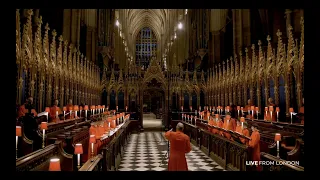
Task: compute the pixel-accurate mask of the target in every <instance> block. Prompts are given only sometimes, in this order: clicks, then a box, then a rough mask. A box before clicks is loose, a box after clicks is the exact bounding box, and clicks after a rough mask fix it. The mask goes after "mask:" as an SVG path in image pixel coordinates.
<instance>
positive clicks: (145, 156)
mask: <svg viewBox="0 0 320 180" xmlns="http://www.w3.org/2000/svg"><path fill="white" fill-rule="evenodd" d="M191 145H192V144H191ZM167 149H168V145H167V141H166V140H165V138H164V136H163V133H161V132H144V133H140V134H132V135H131V136H130V140H129V143H128V145H127V147H126V150H125V154H124V157H123V159H122V161H121V164H120V166H119V171H166V170H167V168H168V166H167V165H168V159H167V157H168V156H166V153H167ZM163 157H164V158H163ZM186 157H187V163H188V168H189V171H224V170H223V168H222V167H221V166H219V165H218V164H217V163H216V162H214V161H213V160H212V159H211V158H209V157H208V156H207V155H205V154H204V153H203V152H202V151H201V150H199V148H197V147H195V146H193V145H192V150H191V152H190V153H188V154H187V155H186ZM163 159H164V160H163ZM162 160H163V161H162Z"/></svg>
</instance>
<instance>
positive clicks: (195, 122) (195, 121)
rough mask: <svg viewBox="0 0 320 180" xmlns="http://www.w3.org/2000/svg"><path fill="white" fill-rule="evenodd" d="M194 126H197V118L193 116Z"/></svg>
mask: <svg viewBox="0 0 320 180" xmlns="http://www.w3.org/2000/svg"><path fill="white" fill-rule="evenodd" d="M194 125H197V116H194Z"/></svg>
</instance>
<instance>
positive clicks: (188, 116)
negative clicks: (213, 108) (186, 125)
mask: <svg viewBox="0 0 320 180" xmlns="http://www.w3.org/2000/svg"><path fill="white" fill-rule="evenodd" d="M187 117H188V121H187V122H189V120H190V119H189V118H190V116H189V114H188V115H187Z"/></svg>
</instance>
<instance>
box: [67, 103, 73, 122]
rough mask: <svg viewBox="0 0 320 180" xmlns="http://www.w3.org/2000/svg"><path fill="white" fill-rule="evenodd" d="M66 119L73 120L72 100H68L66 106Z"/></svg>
mask: <svg viewBox="0 0 320 180" xmlns="http://www.w3.org/2000/svg"><path fill="white" fill-rule="evenodd" d="M66 114H67V115H66V119H74V112H73V104H72V99H69V103H68V105H67V112H66Z"/></svg>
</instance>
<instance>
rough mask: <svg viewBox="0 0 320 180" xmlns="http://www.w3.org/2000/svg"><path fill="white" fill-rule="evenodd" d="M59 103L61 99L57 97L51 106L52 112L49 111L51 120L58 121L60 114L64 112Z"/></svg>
mask: <svg viewBox="0 0 320 180" xmlns="http://www.w3.org/2000/svg"><path fill="white" fill-rule="evenodd" d="M58 105H59V100H58V99H55V100H54V104H53V106H52V107H51V108H50V113H49V117H50V120H51V122H55V123H57V122H59V121H60V118H59V115H60V114H62V111H61V109H60V108H59V106H58Z"/></svg>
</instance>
